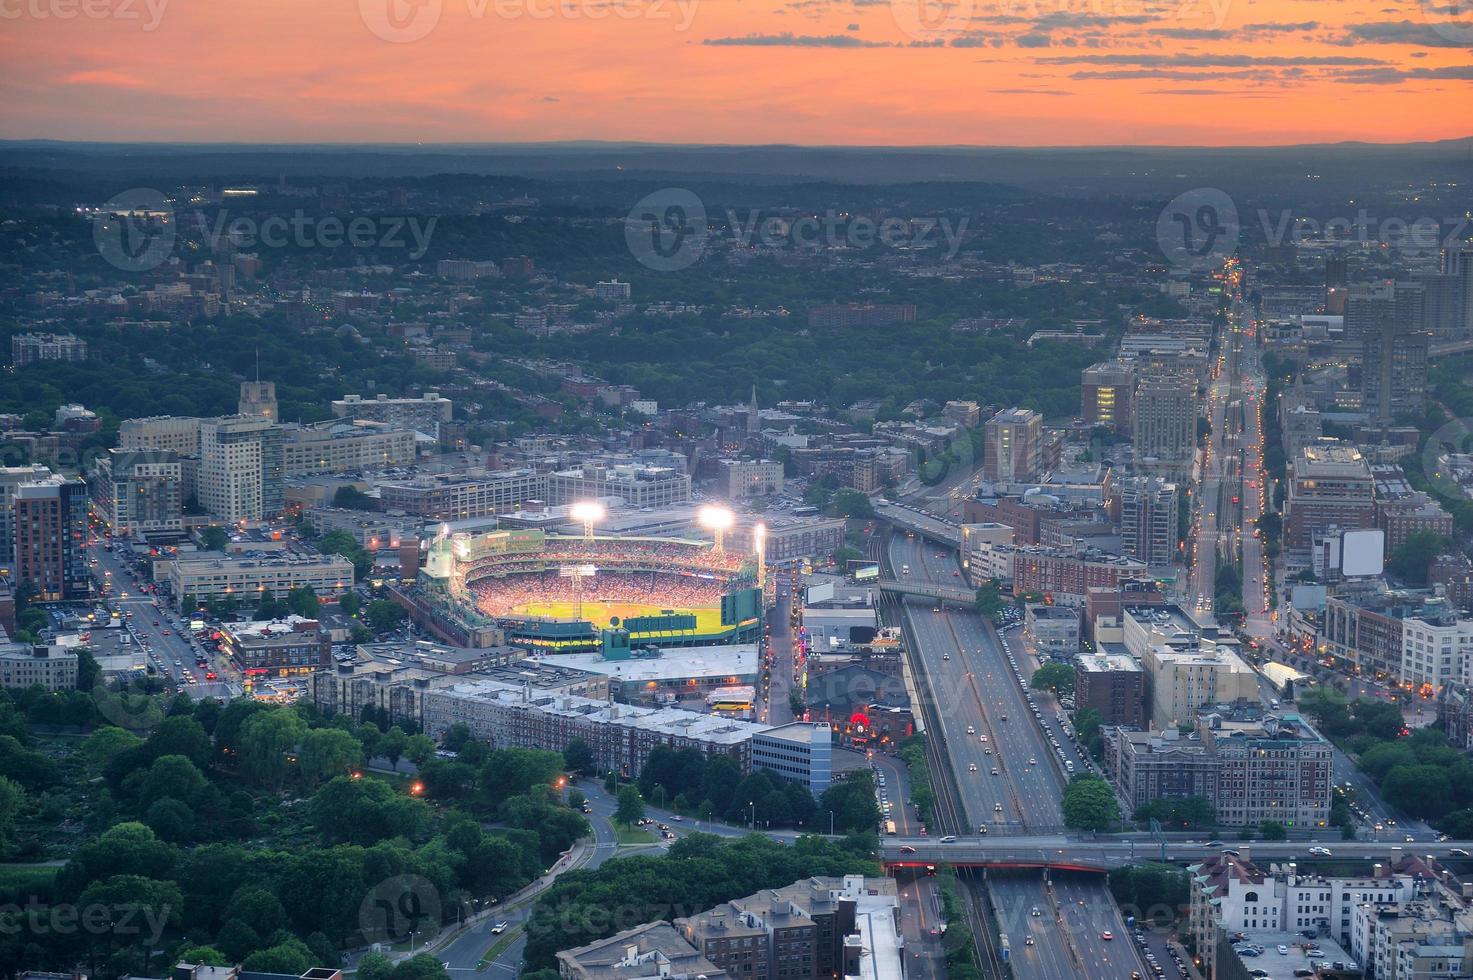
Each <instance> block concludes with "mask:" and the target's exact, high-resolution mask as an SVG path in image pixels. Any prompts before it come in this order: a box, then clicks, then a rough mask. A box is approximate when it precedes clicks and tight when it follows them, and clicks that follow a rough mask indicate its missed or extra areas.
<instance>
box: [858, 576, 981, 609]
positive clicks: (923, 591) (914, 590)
mask: <svg viewBox="0 0 1473 980" xmlns="http://www.w3.org/2000/svg"><path fill="white" fill-rule="evenodd" d="M880 591H881V592H890V593H893V594H895V595H918V596H925V597H926V598H927V599H936V600H938V601H940V602H950V603H954V604H960V605H963V606H971V605H972V604H973V603H975V602H976V601H977V591H976V590H975V589H965V588H962V587H961V586H956V585H933V584H930V583H926V582H899V581H896V580H895V579H893V578H882V579H880Z"/></svg>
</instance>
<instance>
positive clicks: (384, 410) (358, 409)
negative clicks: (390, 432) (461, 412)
mask: <svg viewBox="0 0 1473 980" xmlns="http://www.w3.org/2000/svg"><path fill="white" fill-rule="evenodd" d="M332 414H333V415H334V416H336V417H338V418H340V419H362V420H364V421H366V422H383V423H385V424H386V425H388V426H389V427H390V428H394V429H411V430H413V431H415V432H423V433H424V434H425V435H428V436H434V437H435V438H437V439H438V438H439V436H440V423H441V422H449V421H450V420H451V419H452V418H453V417H454V415H455V404H454V402H452V401H451V400H450V399H449V398H441V397H440V393H439V392H438V391H427V392H425V393H424V394H423V395H421V396H419V397H417V398H416V397H408V398H390V397H389V396H388V395H377V396H375V397H373V398H364V397H363V396H361V395H344V396H343V397H342V398H339V399H336V400H335V401H334V402H333V403H332Z"/></svg>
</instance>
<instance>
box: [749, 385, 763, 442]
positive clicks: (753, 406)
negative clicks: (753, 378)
mask: <svg viewBox="0 0 1473 980" xmlns="http://www.w3.org/2000/svg"><path fill="white" fill-rule="evenodd" d="M760 431H762V418H761V416H760V415H759V414H758V409H757V386H756V385H753V386H752V400H751V401H750V402H748V403H747V432H748V434H753V433H757V432H760Z"/></svg>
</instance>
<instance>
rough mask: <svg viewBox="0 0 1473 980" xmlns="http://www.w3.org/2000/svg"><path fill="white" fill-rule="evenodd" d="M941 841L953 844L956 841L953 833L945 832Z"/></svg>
mask: <svg viewBox="0 0 1473 980" xmlns="http://www.w3.org/2000/svg"><path fill="white" fill-rule="evenodd" d="M941 843H943V844H955V843H956V835H955V834H947V835H946V836H945V837H943V838H941Z"/></svg>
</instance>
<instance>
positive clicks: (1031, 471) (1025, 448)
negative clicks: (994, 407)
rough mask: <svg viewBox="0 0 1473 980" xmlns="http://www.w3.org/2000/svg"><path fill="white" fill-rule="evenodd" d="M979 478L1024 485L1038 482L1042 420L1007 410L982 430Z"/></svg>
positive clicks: (1023, 411)
mask: <svg viewBox="0 0 1473 980" xmlns="http://www.w3.org/2000/svg"><path fill="white" fill-rule="evenodd" d="M982 436H983V439H982V475H983V478H984V479H987V480H992V481H994V482H1007V483H1028V482H1031V481H1033V480H1035V479H1037V478H1038V472H1039V461H1040V458H1041V456H1042V452H1043V416H1042V415H1039V414H1038V413H1037V412H1035V411H1033V410H1032V409H1028V408H1009V409H1004V410H1003V411H1001V412H998V413H997V414H996V415H994V416H993V417H992V418H990V419H988V420H987V422H986V424H985V425H984V426H983V429H982Z"/></svg>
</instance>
